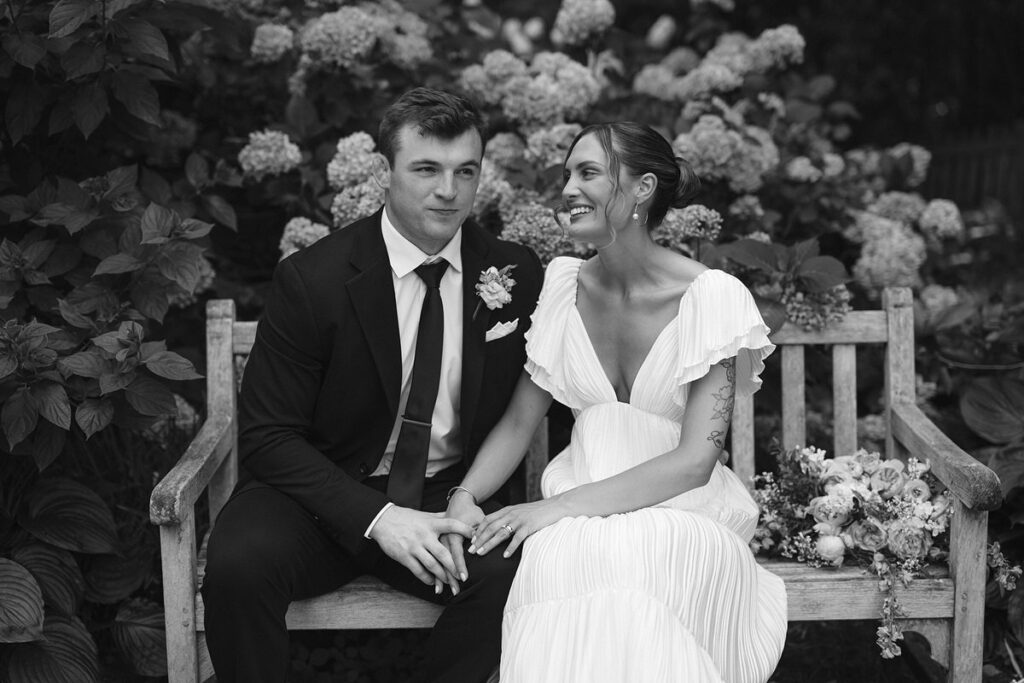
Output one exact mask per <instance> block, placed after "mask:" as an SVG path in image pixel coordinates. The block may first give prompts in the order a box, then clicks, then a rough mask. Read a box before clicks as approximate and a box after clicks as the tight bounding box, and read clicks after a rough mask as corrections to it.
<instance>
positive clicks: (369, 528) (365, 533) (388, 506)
mask: <svg viewBox="0 0 1024 683" xmlns="http://www.w3.org/2000/svg"><path fill="white" fill-rule="evenodd" d="M394 506H395V504H394V503H392V502H391V501H390V500H389V501H388V502H387V505H385V506H384V507H382V508H381V509H380V512H378V513H377V514H376V515H375V516H374V518H373V521H371V522H370V526H368V527H366V531H364V532H363V538H365V539H369V538H370V532H371V531H373V526H374V525H375V524H376V523H377V520H378V519H380V516H381V515H383V514H384V513H385V512H387V511H388V510H389V509H391V508H393V507H394Z"/></svg>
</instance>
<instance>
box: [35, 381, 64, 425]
mask: <svg viewBox="0 0 1024 683" xmlns="http://www.w3.org/2000/svg"><path fill="white" fill-rule="evenodd" d="M32 398H33V400H35V402H36V405H37V406H38V407H39V414H40V415H41V416H42V417H44V418H46V419H47V420H49V421H50V423H51V424H54V425H56V426H58V427H60V428H61V429H71V401H70V400H69V399H68V392H67V390H65V389H64V387H63V386H62V385H60V384H57V383H56V382H36V383H35V384H33V385H32Z"/></svg>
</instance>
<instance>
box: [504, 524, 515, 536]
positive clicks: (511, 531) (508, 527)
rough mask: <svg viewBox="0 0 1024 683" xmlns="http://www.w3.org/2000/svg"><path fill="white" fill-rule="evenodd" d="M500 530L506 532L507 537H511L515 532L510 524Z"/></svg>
mask: <svg viewBox="0 0 1024 683" xmlns="http://www.w3.org/2000/svg"><path fill="white" fill-rule="evenodd" d="M501 528H502V529H504V530H505V531H507V532H508V535H509V536H511V535H513V534H514V533H515V532H516V531H515V529H513V528H512V525H511V524H506V525H505V526H503V527H501Z"/></svg>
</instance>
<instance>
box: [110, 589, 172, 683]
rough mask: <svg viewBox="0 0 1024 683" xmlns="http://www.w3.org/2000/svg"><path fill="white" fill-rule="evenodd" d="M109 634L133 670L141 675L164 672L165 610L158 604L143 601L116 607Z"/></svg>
mask: <svg viewBox="0 0 1024 683" xmlns="http://www.w3.org/2000/svg"><path fill="white" fill-rule="evenodd" d="M111 635H112V636H113V637H114V644H115V645H117V649H118V651H119V652H120V653H121V655H122V656H123V657H124V658H125V660H126V661H127V662H128V664H129V666H130V667H131V669H132V671H134V672H135V673H137V674H139V675H141V676H166V675H167V646H166V642H167V639H166V634H165V633H164V612H163V610H162V609H161V608H160V606H159V605H157V604H155V603H152V602H149V601H143V600H129V601H128V602H126V603H124V604H123V605H121V607H120V609H118V610H117V617H116V618H115V619H114V626H113V628H112V629H111Z"/></svg>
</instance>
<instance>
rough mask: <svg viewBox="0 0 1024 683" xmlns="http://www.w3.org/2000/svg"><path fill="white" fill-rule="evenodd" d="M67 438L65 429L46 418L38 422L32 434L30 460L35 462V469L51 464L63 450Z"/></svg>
mask: <svg viewBox="0 0 1024 683" xmlns="http://www.w3.org/2000/svg"><path fill="white" fill-rule="evenodd" d="M67 439H68V433H67V431H66V430H64V429H61V428H60V427H57V426H55V425H54V424H53V423H51V422H49V421H47V420H43V421H42V422H40V423H39V426H38V427H36V431H35V433H34V434H32V460H33V461H34V462H35V464H36V469H38V470H39V471H40V472H42V471H44V470H45V469H46V468H47V467H49V466H50V465H52V464H53V462H54V461H55V460H56V459H57V458H58V457H60V454H61V453H62V452H63V451H64V445H65V444H66V443H67Z"/></svg>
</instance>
